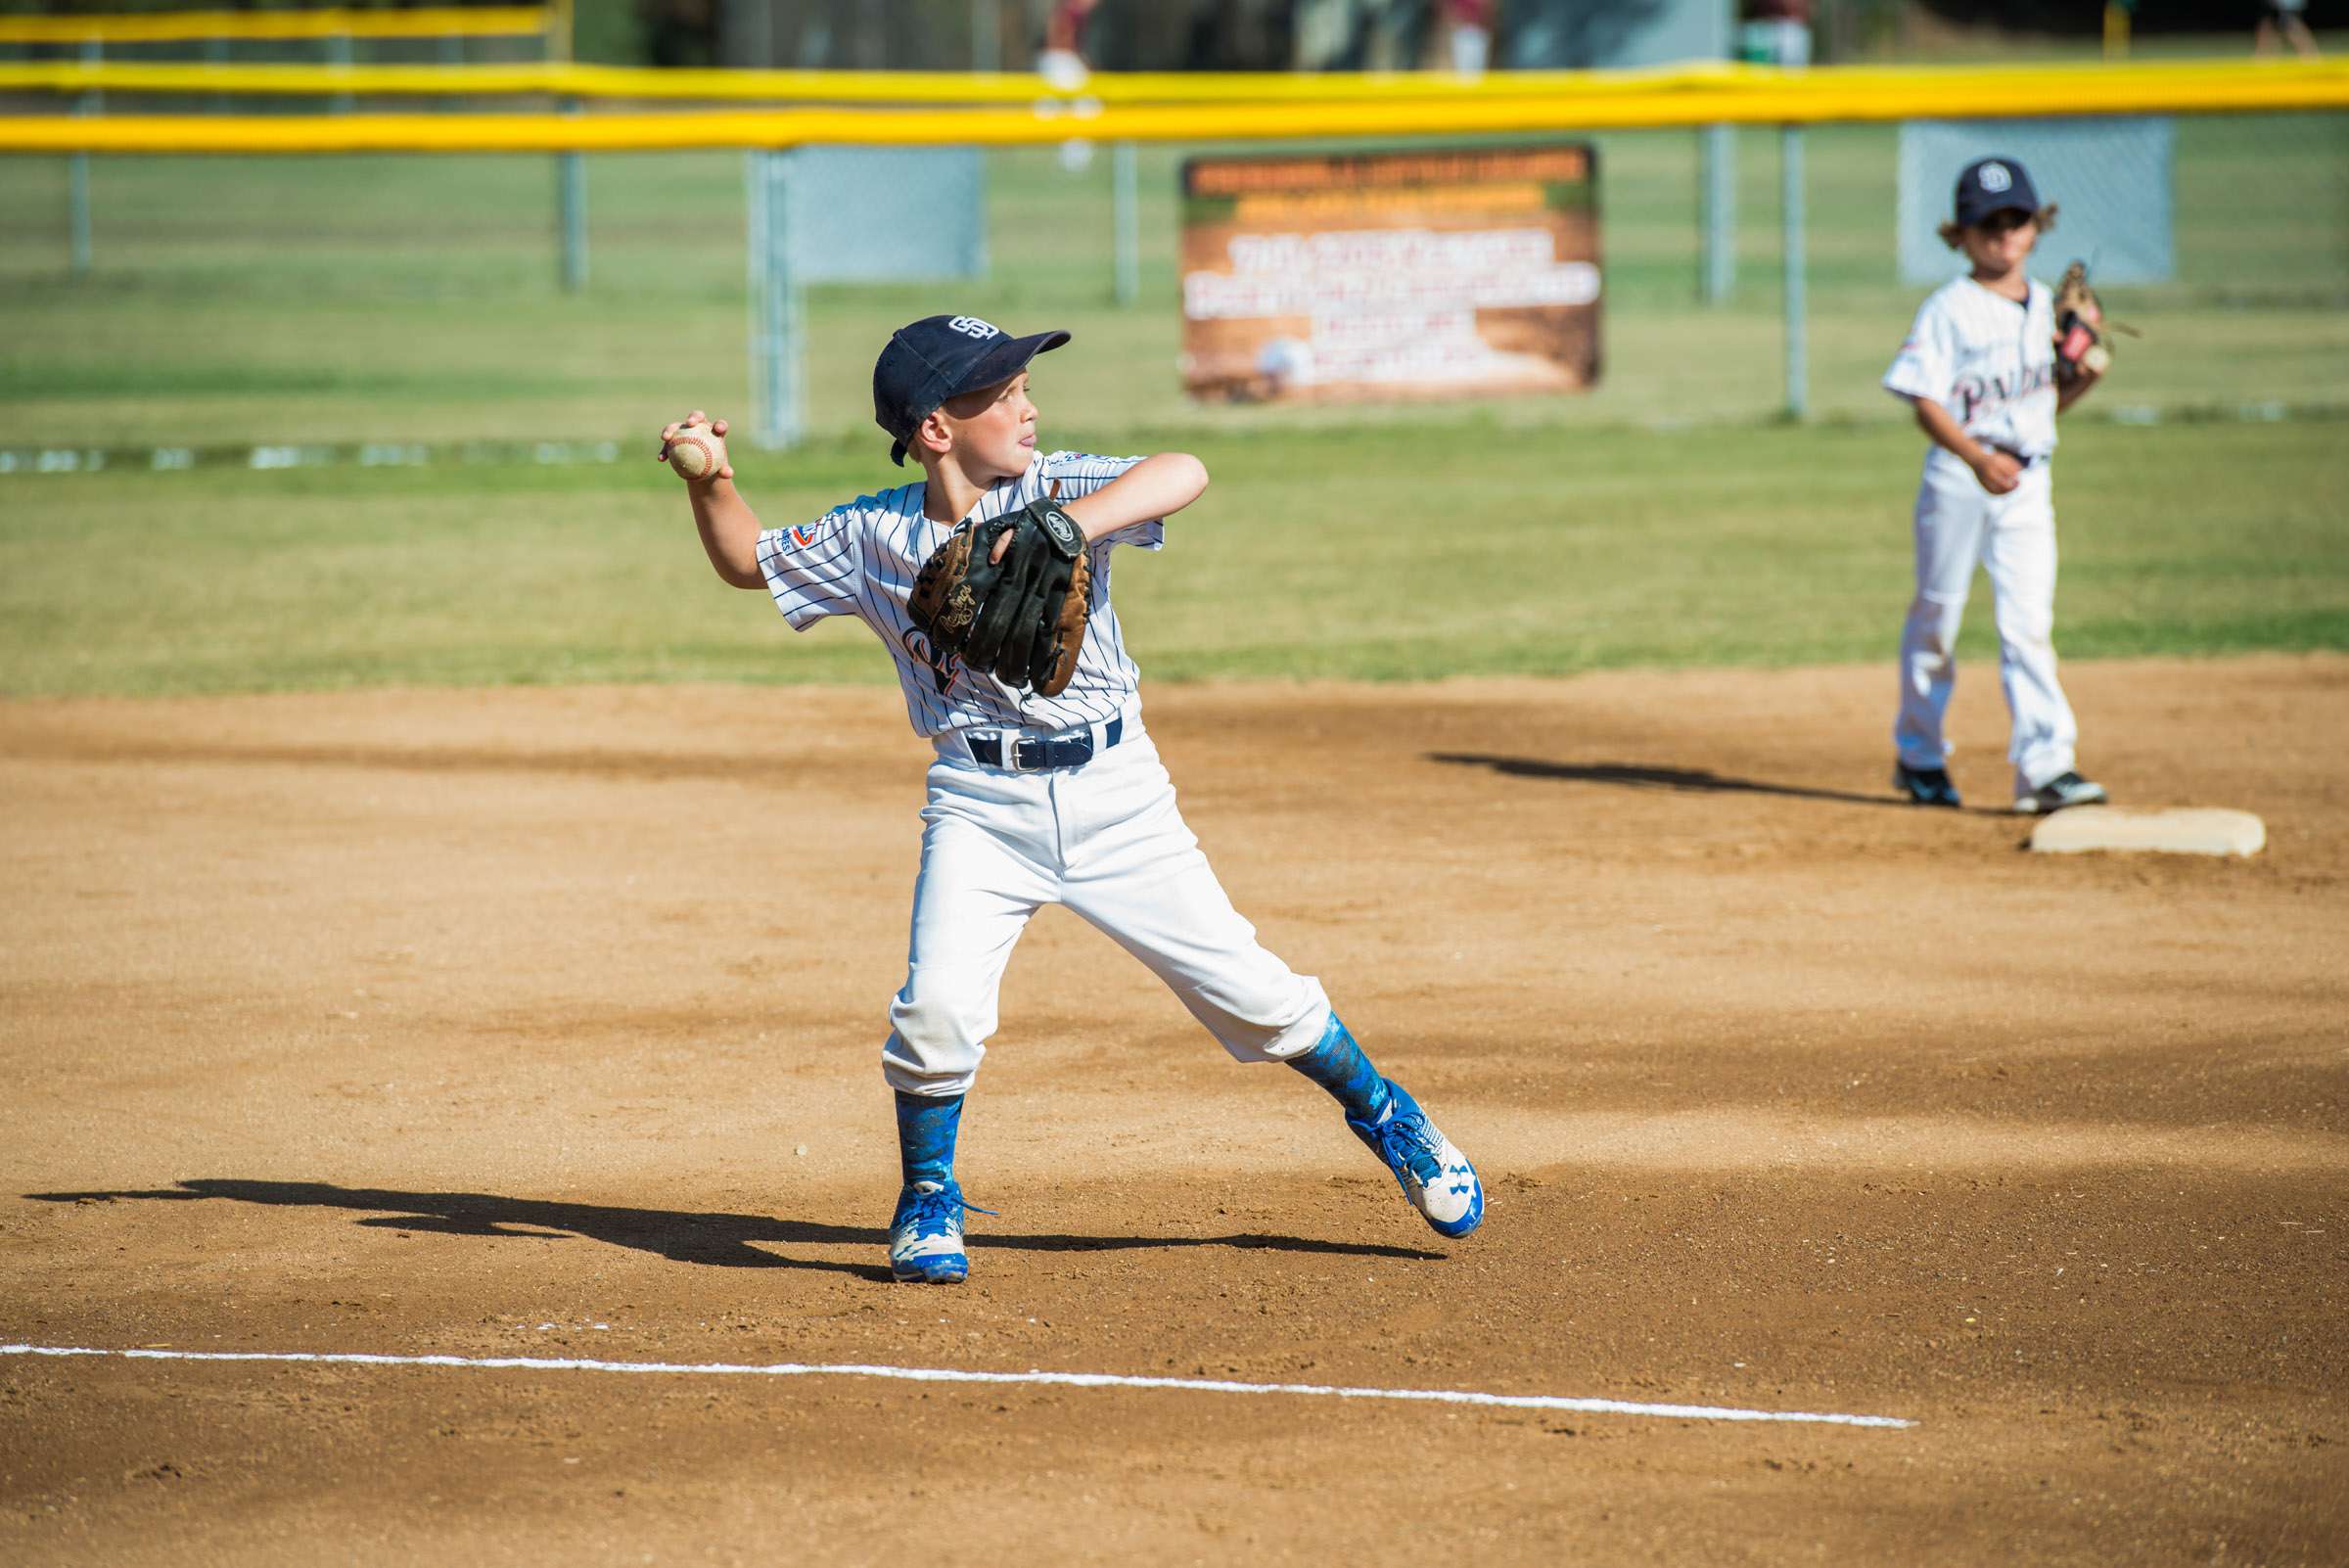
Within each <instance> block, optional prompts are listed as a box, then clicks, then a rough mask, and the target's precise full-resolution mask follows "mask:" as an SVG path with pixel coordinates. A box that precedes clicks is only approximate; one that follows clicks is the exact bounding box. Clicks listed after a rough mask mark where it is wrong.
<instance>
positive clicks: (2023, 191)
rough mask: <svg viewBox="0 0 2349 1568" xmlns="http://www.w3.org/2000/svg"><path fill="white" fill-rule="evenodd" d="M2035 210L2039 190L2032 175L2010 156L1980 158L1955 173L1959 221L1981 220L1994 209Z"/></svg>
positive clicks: (2037, 206) (1996, 210)
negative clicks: (2035, 188)
mask: <svg viewBox="0 0 2349 1568" xmlns="http://www.w3.org/2000/svg"><path fill="white" fill-rule="evenodd" d="M2010 209H2011V210H2015V211H2021V212H2036V211H2038V210H2039V192H2038V191H2036V190H2034V189H2033V188H2032V185H2031V176H2030V175H2029V174H2028V173H2026V172H2025V171H2024V169H2023V165H2022V164H2020V163H2018V162H2016V161H2014V160H2013V159H2011V158H1979V159H1976V160H1975V161H1972V162H1971V163H1968V164H1966V165H1965V167H1964V168H1963V169H1961V170H1960V171H1959V172H1958V175H1957V221H1958V222H1959V223H1961V224H1974V223H1979V222H1981V221H1982V220H1983V219H1984V218H1986V217H1988V216H1990V215H1991V214H1992V213H1993V212H2004V211H2007V210H2010Z"/></svg>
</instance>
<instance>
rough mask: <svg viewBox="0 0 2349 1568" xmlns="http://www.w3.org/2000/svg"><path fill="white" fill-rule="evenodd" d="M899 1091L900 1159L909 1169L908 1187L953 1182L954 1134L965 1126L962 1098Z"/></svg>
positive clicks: (907, 1174)
mask: <svg viewBox="0 0 2349 1568" xmlns="http://www.w3.org/2000/svg"><path fill="white" fill-rule="evenodd" d="M896 1092H897V1096H898V1161H899V1163H900V1164H902V1165H903V1166H904V1168H905V1184H906V1185H907V1186H911V1185H913V1184H914V1183H915V1182H916V1181H936V1182H941V1183H943V1182H947V1181H951V1180H953V1179H954V1133H955V1130H956V1129H957V1128H958V1127H959V1126H960V1125H961V1123H962V1096H961V1095H959V1094H954V1095H948V1096H943V1097H942V1096H935V1095H929V1094H908V1093H906V1092H905V1091H904V1090H903V1089H898V1090H897V1091H896Z"/></svg>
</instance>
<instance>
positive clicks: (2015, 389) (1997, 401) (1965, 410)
mask: <svg viewBox="0 0 2349 1568" xmlns="http://www.w3.org/2000/svg"><path fill="white" fill-rule="evenodd" d="M1884 385H1885V387H1886V388H1888V389H1890V390H1891V391H1893V392H1903V393H1906V394H1907V395H1909V396H1911V397H1930V398H1932V399H1933V400H1934V401H1935V402H1937V403H1939V404H1941V406H1942V407H1944V408H1946V409H1948V410H1949V411H1950V413H1951V415H1952V416H1953V417H1954V418H1956V420H1957V423H1958V424H1959V425H1960V426H1961V427H1963V429H1964V431H1965V433H1966V434H1967V435H1968V436H1971V437H1972V438H1974V439H1975V440H1978V441H1980V442H1982V443H1984V444H1985V445H1989V446H2003V447H2004V448H2006V449H2007V450H2008V451H2013V452H2020V453H2021V454H2022V455H2023V456H2024V457H2026V458H2040V457H2047V456H2049V455H2050V454H2051V453H2053V452H2054V450H2055V297H2054V295H2053V293H2052V292H2050V290H2049V288H2048V286H2047V285H2046V284H2044V283H2041V282H2039V281H2038V280H2037V279H2033V280H2032V281H2031V285H2030V298H2029V299H2028V300H2019V301H2018V300H2009V299H2007V298H2006V297H2005V296H2004V295H2002V294H1996V293H1993V292H1992V291H1991V290H1989V289H1987V288H1984V287H1983V286H1982V285H1981V284H1979V283H1976V282H1975V281H1974V280H1973V279H1972V278H1969V277H1958V278H1953V279H1951V280H1950V281H1949V282H1948V283H1945V284H1943V285H1942V286H1941V287H1940V288H1938V289H1936V290H1934V291H1933V292H1932V294H1930V295H1928V296H1926V298H1925V302H1924V303H1923V304H1921V305H1919V306H1918V307H1917V311H1916V321H1915V324H1914V325H1912V326H1911V327H1910V329H1909V339H1908V341H1907V342H1906V343H1903V344H1902V345H1901V351H1900V352H1899V353H1898V354H1896V355H1894V356H1893V361H1892V366H1891V368H1890V369H1888V370H1886V371H1885V372H1884ZM1952 461H1955V459H1952Z"/></svg>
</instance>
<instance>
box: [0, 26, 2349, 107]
mask: <svg viewBox="0 0 2349 1568" xmlns="http://www.w3.org/2000/svg"><path fill="white" fill-rule="evenodd" d="M262 15H270V14H262ZM282 15H289V16H301V17H315V16H321V15H328V14H327V13H316V12H305V13H283V14H282ZM340 15H344V16H365V15H368V13H340ZM392 15H397V16H402V17H415V18H428V17H473V16H485V15H492V13H486V12H402V13H393V14H392ZM511 15H513V16H515V17H517V18H521V17H542V16H543V15H545V13H542V12H537V11H515V12H513V13H511ZM6 20H7V19H5V18H0V23H5V21H6ZM40 20H48V19H40ZM422 30H424V29H420V31H422ZM4 36H5V35H4V31H0V39H4ZM0 91H16V92H55V93H84V92H93V91H103V92H112V93H244V94H253V95H261V96H294V97H304V96H307V97H321V96H326V95H330V94H331V95H341V94H347V93H367V94H375V95H382V96H403V95H424V96H435V97H500V96H509V95H517V94H543V95H548V96H555V97H564V98H578V99H587V100H599V99H600V100H633V101H638V102H646V101H652V102H696V103H769V104H783V103H800V104H843V105H848V104H898V105H922V104H947V105H971V106H981V105H990V104H992V105H1020V106H1027V105H1032V104H1035V103H1036V102H1038V101H1053V102H1062V103H1072V104H1082V105H1086V106H1099V107H1100V108H1103V109H1107V108H1111V107H1121V106H1127V105H1140V104H1157V105H1174V104H1196V105H1202V106H1214V105H1260V104H1285V105H1313V104H1328V103H1383V104H1447V103H1455V104H1462V103H1489V102H1496V101H1503V100H1529V99H1544V98H1570V99H1575V100H1580V101H1594V100H1604V101H1609V102H1614V101H1621V100H1634V101H1637V102H1639V103H1640V104H1642V105H1644V106H1646V107H1645V110H1644V111H1643V112H1647V113H1656V112H1662V111H1666V110H1668V109H1669V108H1670V107H1671V106H1675V105H1679V106H1681V107H1698V106H1701V107H1703V108H1705V109H1706V111H1707V115H1705V116H1701V117H1715V116H1713V115H1711V111H1712V110H1713V109H1715V108H1717V107H1718V106H1719V105H1721V104H1722V103H1724V102H1728V101H1734V102H1740V103H1746V104H1750V105H1751V106H1752V116H1753V117H1756V118H1767V119H1773V120H1800V119H1806V118H1808V119H1826V118H1848V119H1878V118H1887V117H1899V116H1900V115H1913V114H1948V115H1954V116H1956V115H1962V116H1963V117H1975V116H1978V115H1980V114H1981V113H1982V105H1981V101H1982V100H1995V99H2016V98H2019V99H2023V100H2026V101H2028V102H2029V103H2030V104H2031V106H2032V108H2031V113H2032V114H2034V115H2041V114H2048V113H2060V112H2061V110H2062V108H2063V107H2065V106H2066V105H2067V104H2068V101H2069V100H2071V99H2072V98H2073V97H2074V96H2075V95H2081V96H2085V97H2088V98H2090V99H2092V100H2094V102H2095V104H2096V108H2095V109H2093V110H2092V111H2090V112H2091V113H2099V114H2100V113H2136V112H2139V111H2147V112H2158V111H2163V110H2188V111H2190V110H2196V109H2204V108H2220V109H2229V110H2235V109H2246V108H2250V109H2257V108H2270V107H2273V108H2309V107H2336V106H2338V105H2339V104H2341V103H2343V102H2344V101H2349V61H2339V60H2317V61H2305V60H2290V61H2257V60H2226V61H2201V62H2164V63H2157V64H2142V65H2139V64H2129V65H2106V66H2081V65H2077V64H2073V65H2063V66H1960V67H1914V66H1911V67H1874V66H1840V67H1828V68H1822V69H1811V70H1800V71H1788V70H1779V69H1772V68H1768V67H1756V66H1738V65H1729V64H1727V63H1721V64H1698V65H1692V66H1676V67H1672V68H1668V69H1649V70H1575V71H1503V72H1495V73H1492V74H1489V75H1485V76H1481V77H1477V78H1473V79H1470V78H1463V77H1459V76H1453V75H1449V74H1445V73H1441V72H1432V71H1431V72H1413V73H1408V74H1396V73H1358V72H1332V73H1328V74H1318V75H1296V74H1286V73H1272V72H1264V73H1253V72H1200V73H1168V72H1128V73H1108V72H1104V73H1099V74H1095V75H1092V76H1089V77H1087V78H1086V79H1085V80H1084V81H1082V83H1080V84H1077V85H1073V86H1061V85H1055V84H1053V83H1051V82H1049V81H1047V80H1046V79H1045V78H1043V77H1041V76H1036V75H1030V74H1024V73H1012V74H970V73H963V72H949V71H878V70H877V71H847V70H659V69H633V68H623V67H615V66H579V65H570V64H564V63H560V62H547V63H543V64H516V65H480V66H422V65H369V66H301V65H221V64H158V63H148V62H105V63H98V64H84V63H76V62H69V61H54V62H0ZM1920 102H1921V103H1922V104H1923V106H1924V107H1922V108H1919V107H1918V106H1919V104H1920ZM1641 123H1653V121H1641Z"/></svg>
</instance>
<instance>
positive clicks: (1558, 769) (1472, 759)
mask: <svg viewBox="0 0 2349 1568" xmlns="http://www.w3.org/2000/svg"><path fill="white" fill-rule="evenodd" d="M1427 756H1428V761H1431V762H1450V763H1451V764H1453V765H1454V766H1457V767H1489V768H1491V769H1492V770H1493V771H1494V772H1496V773H1505V774H1507V775H1508V776H1510V777H1511V778H1561V779H1571V780H1573V781H1575V782H1577V783H1582V784H1620V785H1623V786H1625V787H1626V788H1628V789H1641V790H1679V791H1682V792H1684V793H1687V794H1692V795H1777V796H1783V797H1786V798H1788V799H1790V800H1798V801H1840V802H1843V803H1844V804H1846V805H1849V806H1898V807H1907V806H1908V805H1909V803H1908V802H1907V801H1904V800H1902V799H1901V798H1900V797H1899V796H1897V795H1856V794H1854V793H1852V792H1851V791H1849V790H1819V789H1812V788H1810V787H1809V786H1807V785H1802V784H1766V783H1763V782H1762V781H1761V780H1759V779H1750V778H1724V777H1723V776H1722V775H1721V774H1719V773H1715V772H1712V771H1710V770H1708V769H1705V768H1701V767H1647V766H1643V765H1641V764H1639V763H1636V762H1545V761H1542V760H1541V759H1540V758H1535V757H1492V756H1488V755H1486V754H1484V753H1482V752H1430V753H1428V754H1427Z"/></svg>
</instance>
